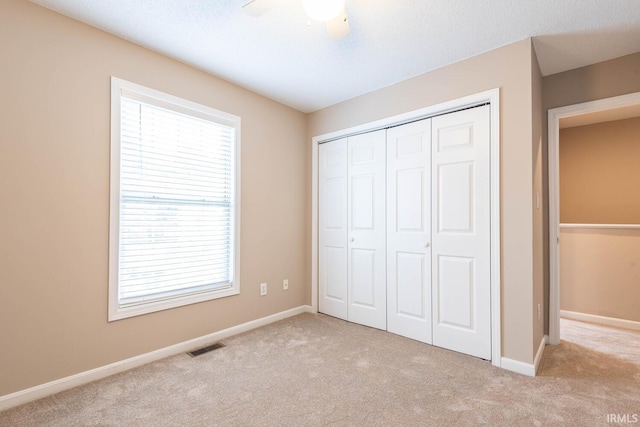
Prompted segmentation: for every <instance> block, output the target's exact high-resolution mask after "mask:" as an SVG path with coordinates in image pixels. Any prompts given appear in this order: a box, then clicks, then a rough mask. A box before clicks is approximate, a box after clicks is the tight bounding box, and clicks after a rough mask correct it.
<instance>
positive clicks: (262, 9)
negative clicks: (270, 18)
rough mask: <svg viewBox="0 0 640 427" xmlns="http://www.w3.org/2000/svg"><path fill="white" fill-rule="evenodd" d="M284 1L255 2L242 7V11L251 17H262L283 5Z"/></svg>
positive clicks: (256, 0) (260, 0)
mask: <svg viewBox="0 0 640 427" xmlns="http://www.w3.org/2000/svg"><path fill="white" fill-rule="evenodd" d="M282 1H283V0H253V1H250V2H249V3H247V4H245V5H244V6H242V11H243V12H244V13H246V14H247V15H249V16H255V17H258V16H262V15H264V14H265V13H267V12H269V11H270V10H271V9H273V8H275V7H276V6H278V5H279V4H280V3H282Z"/></svg>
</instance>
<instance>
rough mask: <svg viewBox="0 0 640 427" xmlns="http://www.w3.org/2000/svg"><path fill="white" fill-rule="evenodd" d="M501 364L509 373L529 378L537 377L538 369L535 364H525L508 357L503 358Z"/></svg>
mask: <svg viewBox="0 0 640 427" xmlns="http://www.w3.org/2000/svg"><path fill="white" fill-rule="evenodd" d="M500 362H501V363H500V367H501V368H502V369H506V370H507V371H511V372H516V373H518V374H522V375H526V376H528V377H535V376H536V367H535V366H534V365H533V363H524V362H520V361H519V360H513V359H509V358H507V357H503V358H501V359H500Z"/></svg>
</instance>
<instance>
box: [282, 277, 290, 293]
mask: <svg viewBox="0 0 640 427" xmlns="http://www.w3.org/2000/svg"><path fill="white" fill-rule="evenodd" d="M288 289H289V279H284V280H283V281H282V290H283V291H286V290H288Z"/></svg>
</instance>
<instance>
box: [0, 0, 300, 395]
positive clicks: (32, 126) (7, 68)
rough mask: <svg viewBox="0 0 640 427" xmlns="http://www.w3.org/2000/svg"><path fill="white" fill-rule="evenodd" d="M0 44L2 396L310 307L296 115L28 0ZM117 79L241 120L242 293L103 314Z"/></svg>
mask: <svg viewBox="0 0 640 427" xmlns="http://www.w3.org/2000/svg"><path fill="white" fill-rule="evenodd" d="M0 52H1V54H2V59H1V61H2V65H0V81H1V82H2V93H1V95H0V200H1V202H0V217H1V218H2V221H0V343H1V344H0V346H1V348H2V350H1V351H0V396H2V395H6V394H9V393H12V392H16V391H19V390H23V389H26V388H28V387H32V386H35V385H39V384H43V383H46V382H48V381H52V380H55V379H59V378H62V377H65V376H68V375H72V374H76V373H78V372H82V371H86V370H89V369H92V368H96V367H98V366H103V365H106V364H109V363H113V362H116V361H119V360H123V359H126V358H129V357H132V356H135V355H139V354H142V353H145V352H149V351H152V350H155V349H158V348H162V347H165V346H169V345H172V344H175V343H178V342H182V341H185V340H188V339H191V338H194V337H199V336H202V335H205V334H208V333H211V332H215V331H218V330H221V329H224V328H227V327H229V326H232V325H237V324H240V323H243V322H247V321H250V320H253V319H256V318H260V317H264V316H266V315H269V314H272V313H276V312H280V311H282V310H286V309H289V308H292V307H297V306H300V305H302V304H304V303H305V292H306V289H307V287H308V283H309V281H308V276H305V272H304V265H305V261H306V260H305V246H306V244H307V242H306V241H305V230H306V223H305V214H306V213H307V211H306V210H305V209H306V206H305V197H306V194H307V192H308V191H307V188H308V184H307V183H306V182H305V174H306V172H307V168H308V165H307V163H305V143H304V141H305V136H306V116H305V115H304V114H302V113H299V112H296V111H294V110H292V109H290V108H287V107H284V106H282V105H280V104H278V103H276V102H273V101H270V100H268V99H266V98H264V97H261V96H258V95H255V94H253V93H251V92H249V91H246V90H244V89H241V88H239V87H237V86H234V85H232V84H230V83H227V82H225V81H222V80H220V79H217V78H215V77H212V76H211V75H208V74H205V73H203V72H200V71H197V70H195V69H193V68H191V67H188V66H186V65H184V64H182V63H179V62H176V61H173V60H171V59H168V58H166V57H163V56H161V55H159V54H156V53H153V52H150V51H149V50H146V49H144V48H141V47H139V46H136V45H133V44H131V43H128V42H126V41H123V40H121V39H118V38H116V37H113V36H111V35H108V34H106V33H103V32H101V31H98V30H96V29H93V28H91V27H88V26H86V25H83V24H80V23H78V22H76V21H73V20H70V19H68V18H65V17H62V16H60V15H57V14H55V13H53V12H50V11H48V10H46V9H43V8H41V7H39V6H36V5H34V4H32V3H29V2H27V1H23V0H2V1H1V2H0ZM112 75H114V76H117V77H120V78H123V79H126V80H130V81H133V82H136V83H139V84H142V85H145V86H148V87H151V88H154V89H158V90H161V91H165V92H168V93H170V94H173V95H177V96H180V97H184V98H187V99H190V100H193V101H196V102H200V103H202V104H205V105H208V106H211V107H213V108H217V109H220V110H223V111H227V112H229V113H232V114H236V115H238V116H241V118H242V239H241V245H242V248H241V249H242V257H241V267H242V271H241V277H240V278H241V294H240V295H239V296H234V297H229V298H224V299H219V300H214V301H208V302H204V303H199V304H194V305H190V306H187V307H181V308H177V309H172V310H167V311H162V312H158V313H153V314H149V315H144V316H139V317H135V318H130V319H125V320H120V321H117V322H113V323H107V266H108V264H107V262H108V258H107V250H108V219H109V216H108V213H109V120H110V117H109V115H110V101H109V96H110V92H109V90H110V86H109V84H110V83H109V79H110V76H112ZM274 188H277V189H278V191H273V189H274ZM284 278H288V279H289V284H290V288H289V291H287V292H283V291H281V290H280V289H281V285H280V284H281V283H282V279H284ZM263 281H266V282H268V283H269V284H270V288H269V295H268V296H266V297H259V296H258V295H259V293H258V284H259V283H260V282H263Z"/></svg>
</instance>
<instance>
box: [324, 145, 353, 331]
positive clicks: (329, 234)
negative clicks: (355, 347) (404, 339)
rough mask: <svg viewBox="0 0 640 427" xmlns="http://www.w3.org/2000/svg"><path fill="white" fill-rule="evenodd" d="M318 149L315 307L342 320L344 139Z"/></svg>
mask: <svg viewBox="0 0 640 427" xmlns="http://www.w3.org/2000/svg"><path fill="white" fill-rule="evenodd" d="M318 150H319V151H318V161H319V169H318V172H319V179H318V198H319V203H318V209H319V212H318V246H319V250H318V288H319V289H318V293H319V295H318V311H320V312H321V313H325V314H328V315H331V316H335V317H338V318H340V319H345V320H346V319H347V277H348V271H347V256H348V248H347V223H348V221H347V208H348V207H347V139H346V138H344V139H340V140H337V141H331V142H328V143H324V144H321V145H320V147H319V148H318Z"/></svg>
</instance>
